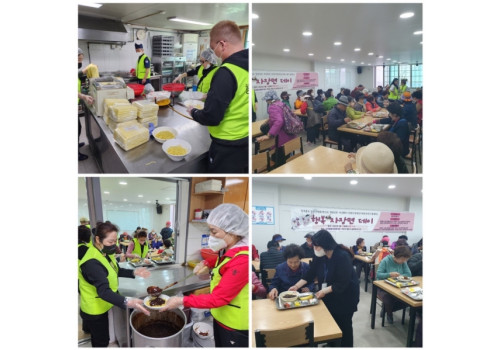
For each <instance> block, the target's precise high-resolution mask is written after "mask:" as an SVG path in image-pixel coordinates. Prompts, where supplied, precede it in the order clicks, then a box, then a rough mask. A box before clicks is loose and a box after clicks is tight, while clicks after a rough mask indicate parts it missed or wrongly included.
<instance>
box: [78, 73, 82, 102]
mask: <svg viewBox="0 0 500 350" xmlns="http://www.w3.org/2000/svg"><path fill="white" fill-rule="evenodd" d="M80 92H82V81H81V80H80V78H78V103H80Z"/></svg>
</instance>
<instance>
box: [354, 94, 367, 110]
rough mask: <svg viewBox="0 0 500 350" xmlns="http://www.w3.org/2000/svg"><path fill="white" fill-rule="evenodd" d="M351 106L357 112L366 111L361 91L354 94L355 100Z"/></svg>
mask: <svg viewBox="0 0 500 350" xmlns="http://www.w3.org/2000/svg"><path fill="white" fill-rule="evenodd" d="M353 108H354V110H355V111H358V112H366V108H365V95H364V94H363V93H362V92H360V93H358V94H357V95H356V101H355V103H354V106H353Z"/></svg>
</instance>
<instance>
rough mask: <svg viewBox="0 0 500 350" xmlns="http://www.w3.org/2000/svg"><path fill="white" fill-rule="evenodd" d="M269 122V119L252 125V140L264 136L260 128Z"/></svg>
mask: <svg viewBox="0 0 500 350" xmlns="http://www.w3.org/2000/svg"><path fill="white" fill-rule="evenodd" d="M268 121H269V119H262V120H257V121H255V122H253V123H252V139H254V138H256V137H259V136H262V135H263V133H262V131H260V127H261V126H262V124H265V123H267V122H268Z"/></svg>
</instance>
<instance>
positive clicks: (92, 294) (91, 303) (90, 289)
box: [78, 244, 118, 315]
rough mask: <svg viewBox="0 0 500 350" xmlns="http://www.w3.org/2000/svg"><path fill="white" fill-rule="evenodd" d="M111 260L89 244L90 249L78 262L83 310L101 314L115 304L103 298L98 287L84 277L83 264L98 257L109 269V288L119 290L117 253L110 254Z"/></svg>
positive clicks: (90, 313) (87, 312) (88, 312)
mask: <svg viewBox="0 0 500 350" xmlns="http://www.w3.org/2000/svg"><path fill="white" fill-rule="evenodd" d="M109 258H110V259H111V262H109V261H108V260H107V259H106V257H105V256H104V255H103V254H102V253H101V252H100V251H99V250H98V249H97V248H96V247H94V245H93V244H89V249H88V250H87V253H86V254H85V256H84V257H83V258H82V260H81V261H80V262H79V263H78V286H79V288H80V308H81V309H82V311H83V312H85V313H86V314H89V315H101V314H103V313H105V312H106V311H108V310H109V309H111V308H112V307H113V304H111V303H108V302H107V301H105V300H102V299H101V298H100V297H99V295H97V289H96V287H95V286H94V285H93V284H90V283H89V282H87V280H86V279H85V278H83V275H82V270H81V266H82V265H83V264H84V263H85V262H87V261H89V260H91V259H96V260H97V261H99V262H100V263H101V264H102V265H103V266H104V267H105V268H106V270H107V271H108V282H109V288H110V289H111V290H112V291H113V292H117V291H118V265H117V263H116V259H115V255H114V254H111V255H109Z"/></svg>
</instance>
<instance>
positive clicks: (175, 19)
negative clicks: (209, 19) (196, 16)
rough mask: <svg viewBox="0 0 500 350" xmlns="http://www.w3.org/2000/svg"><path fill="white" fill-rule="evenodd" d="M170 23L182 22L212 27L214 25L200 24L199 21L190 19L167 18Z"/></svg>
mask: <svg viewBox="0 0 500 350" xmlns="http://www.w3.org/2000/svg"><path fill="white" fill-rule="evenodd" d="M167 19H168V20H169V21H173V22H182V23H190V24H198V25H200V26H211V25H212V24H210V23H205V22H198V21H193V20H190V19H183V18H177V17H170V18H167Z"/></svg>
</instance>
